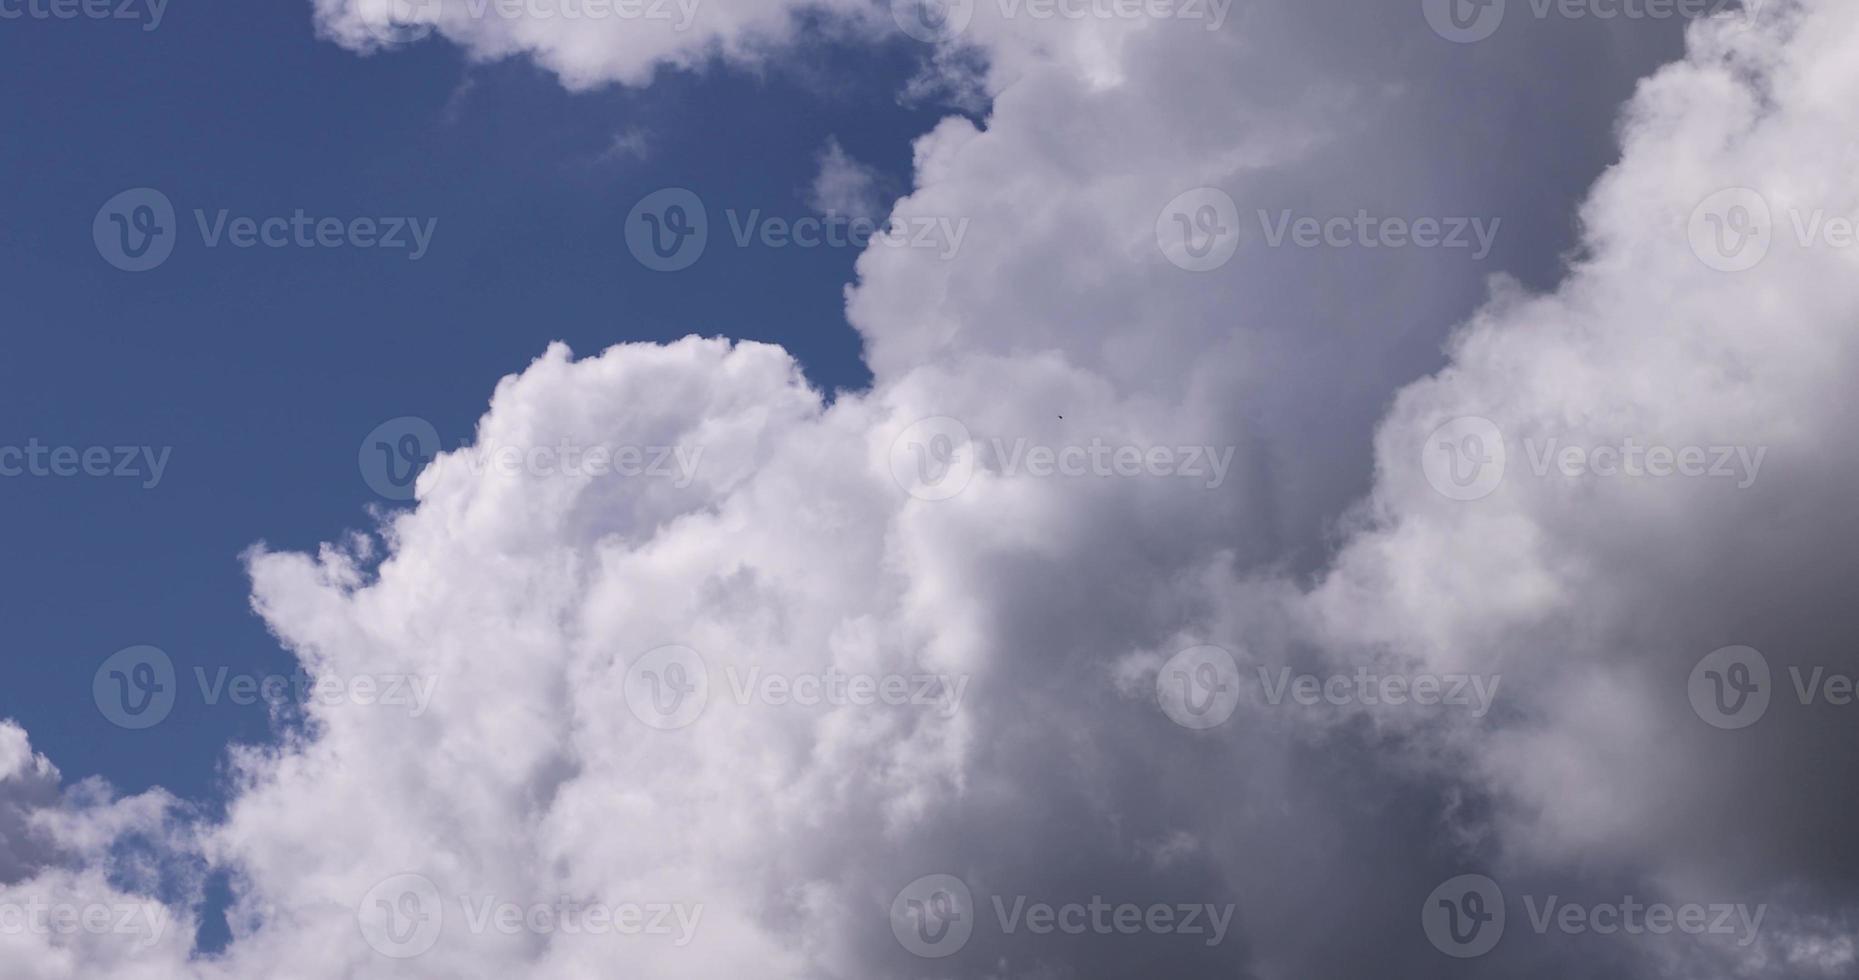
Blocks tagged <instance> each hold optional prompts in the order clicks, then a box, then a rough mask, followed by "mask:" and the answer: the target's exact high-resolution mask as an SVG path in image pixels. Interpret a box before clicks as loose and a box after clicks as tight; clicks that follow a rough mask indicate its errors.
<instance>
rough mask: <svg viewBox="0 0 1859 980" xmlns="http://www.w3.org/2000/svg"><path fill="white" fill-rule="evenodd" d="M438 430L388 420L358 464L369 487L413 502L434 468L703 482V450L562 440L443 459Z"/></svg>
mask: <svg viewBox="0 0 1859 980" xmlns="http://www.w3.org/2000/svg"><path fill="white" fill-rule="evenodd" d="M439 453H440V446H439V430H438V429H437V428H435V427H434V426H433V424H432V423H431V422H428V421H427V420H425V419H423V418H420V417H419V416H416V415H403V416H401V417H399V418H395V419H389V420H387V421H386V422H383V423H381V424H380V425H377V426H375V427H374V429H373V430H371V431H370V432H369V433H368V434H367V435H366V436H365V437H363V438H362V441H361V448H360V449H359V450H358V451H357V455H356V461H357V465H358V466H359V467H360V469H361V475H362V481H363V482H365V483H366V484H368V487H369V489H371V490H373V491H374V492H375V493H377V494H379V495H381V496H382V497H385V498H387V499H389V500H403V501H404V500H412V499H413V496H414V491H415V488H416V485H417V484H418V482H419V476H420V474H421V473H422V472H424V471H425V470H426V468H427V467H429V466H432V465H434V461H435V460H438V461H439V462H438V465H439V466H440V467H442V468H444V469H448V470H450V469H457V470H462V471H463V472H465V473H468V474H470V475H471V476H473V477H482V476H484V475H486V474H489V475H493V476H532V477H542V478H553V477H563V478H571V479H597V478H601V477H607V476H618V477H623V478H627V479H634V478H643V479H654V480H664V481H665V482H667V483H669V484H670V485H672V486H674V487H677V488H678V489H683V488H685V487H688V486H690V485H691V483H692V482H693V481H695V480H696V479H697V469H698V466H699V465H700V464H701V463H702V462H703V455H704V447H702V446H682V445H652V446H639V445H628V444H611V443H594V444H584V443H580V442H575V441H572V440H569V439H557V440H556V441H555V442H552V443H547V444H522V445H518V444H512V443H502V442H497V441H495V440H492V441H488V442H483V443H478V444H475V445H469V446H461V447H459V448H458V449H457V450H456V451H454V452H452V453H449V454H447V455H446V456H445V457H444V458H443V459H441V458H440V456H439Z"/></svg>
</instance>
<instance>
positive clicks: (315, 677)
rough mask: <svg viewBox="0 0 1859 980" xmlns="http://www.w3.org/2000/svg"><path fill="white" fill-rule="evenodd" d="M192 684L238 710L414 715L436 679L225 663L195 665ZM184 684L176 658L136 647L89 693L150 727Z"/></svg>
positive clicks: (111, 714)
mask: <svg viewBox="0 0 1859 980" xmlns="http://www.w3.org/2000/svg"><path fill="white" fill-rule="evenodd" d="M193 680H194V685H195V687H196V688H197V689H198V691H199V697H200V703H201V704H202V705H205V706H207V707H214V706H217V705H219V704H221V703H225V704H231V705H234V706H237V707H248V706H252V705H257V704H266V705H271V706H273V707H278V706H283V705H293V704H294V705H306V704H315V705H325V706H329V705H338V704H353V705H360V706H363V707H371V706H380V707H384V708H391V709H396V710H404V711H406V712H407V713H408V714H409V715H410V716H412V717H414V718H418V717H419V716H421V715H423V714H425V713H426V709H427V707H428V706H429V705H431V703H432V698H433V692H434V691H435V690H436V689H437V687H438V684H439V679H438V678H437V677H436V676H431V675H422V674H391V673H384V674H356V675H354V676H350V677H343V676H337V675H334V674H329V673H320V674H311V673H309V672H308V671H305V670H302V669H301V668H300V669H298V670H296V671H294V672H292V673H291V674H288V675H286V674H262V675H261V674H252V673H235V672H233V670H232V668H230V667H224V666H222V667H217V668H213V669H208V668H206V667H195V668H194V669H193ZM181 689H182V688H181V685H180V683H179V678H178V677H177V674H176V671H175V667H174V660H173V658H171V657H169V656H168V655H167V653H165V652H164V651H162V650H161V649H160V648H159V647H152V646H133V647H127V648H125V649H122V650H118V651H117V652H116V653H114V654H112V655H111V656H110V657H109V659H107V660H105V661H104V662H103V663H102V664H101V665H99V666H98V667H97V671H96V673H95V674H94V675H93V676H92V678H91V697H92V699H93V700H94V701H95V702H96V705H97V710H98V711H100V712H102V713H103V716H104V717H105V718H107V719H109V720H110V721H111V723H113V724H115V725H117V726H118V727H121V728H128V729H132V730H139V729H144V728H152V727H154V726H156V725H159V724H161V723H162V722H163V721H165V720H166V719H167V717H168V715H169V714H170V713H172V712H173V711H174V707H175V705H176V704H177V703H178V702H179V700H180V695H181Z"/></svg>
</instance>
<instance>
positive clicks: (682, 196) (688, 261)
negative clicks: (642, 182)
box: [626, 187, 710, 272]
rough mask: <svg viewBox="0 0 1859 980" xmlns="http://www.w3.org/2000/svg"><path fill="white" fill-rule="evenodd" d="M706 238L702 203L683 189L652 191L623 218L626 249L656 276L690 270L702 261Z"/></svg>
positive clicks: (707, 224) (707, 225)
mask: <svg viewBox="0 0 1859 980" xmlns="http://www.w3.org/2000/svg"><path fill="white" fill-rule="evenodd" d="M709 238H710V219H709V216H708V215H707V214H706V213H705V211H704V202H703V199H702V198H700V197H698V196H697V194H696V193H695V192H693V191H690V190H687V189H685V188H683V187H666V188H663V189H660V190H656V191H653V192H652V193H650V194H647V195H646V196H645V197H642V198H640V199H639V203H638V204H635V205H633V209H632V211H631V212H629V213H628V214H627V215H626V248H627V249H628V250H629V251H631V252H632V253H633V258H635V259H638V260H639V264H640V265H643V266H645V267H646V268H648V269H651V270H653V271H655V272H677V271H678V270H680V269H688V268H690V267H691V266H692V265H693V264H694V263H696V261H697V260H698V259H700V258H702V257H703V254H704V246H705V245H706V244H708V242H709Z"/></svg>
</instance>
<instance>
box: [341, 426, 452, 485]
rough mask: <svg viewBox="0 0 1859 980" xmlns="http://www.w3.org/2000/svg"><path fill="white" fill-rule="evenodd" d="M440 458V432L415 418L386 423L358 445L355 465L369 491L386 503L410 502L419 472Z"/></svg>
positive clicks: (375, 428) (377, 427)
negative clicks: (381, 497) (385, 500)
mask: <svg viewBox="0 0 1859 980" xmlns="http://www.w3.org/2000/svg"><path fill="white" fill-rule="evenodd" d="M438 454H439V430H438V429H436V428H434V427H433V424H432V423H431V422H428V421H426V420H425V419H423V418H420V417H418V416H414V415H403V416H401V417H399V418H396V419H389V420H387V421H386V422H383V423H381V424H380V425H377V426H375V427H374V431H372V432H370V433H368V435H367V436H366V437H364V438H363V439H362V441H361V448H360V449H359V450H357V453H356V460H357V465H359V466H360V468H361V478H362V480H363V482H365V483H367V484H368V489H370V490H373V491H374V492H375V493H377V494H380V495H381V496H383V497H385V498H387V499H388V500H402V501H404V500H412V499H413V493H414V486H415V484H416V483H417V482H418V479H419V475H420V471H421V470H424V469H425V468H426V467H427V465H428V464H430V463H431V462H432V461H433V458H434V457H436V456H437V455H438Z"/></svg>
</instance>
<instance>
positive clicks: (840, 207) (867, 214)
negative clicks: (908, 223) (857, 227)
mask: <svg viewBox="0 0 1859 980" xmlns="http://www.w3.org/2000/svg"><path fill="white" fill-rule="evenodd" d="M819 163H820V170H819V172H818V173H816V174H815V175H814V178H813V186H812V187H811V188H809V190H808V194H807V206H808V207H810V208H813V209H814V210H815V211H818V212H820V213H821V214H836V215H841V216H844V217H847V218H876V217H882V216H883V212H884V204H883V202H882V201H880V200H879V194H880V190H879V181H880V176H879V174H878V172H877V171H876V170H873V169H872V168H871V167H869V166H866V165H865V164H863V163H860V162H859V161H857V160H854V159H853V158H852V157H851V155H850V154H848V153H846V150H845V147H843V146H840V145H839V139H838V137H831V136H829V137H827V140H826V145H825V146H824V147H821V149H820V156H819Z"/></svg>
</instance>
